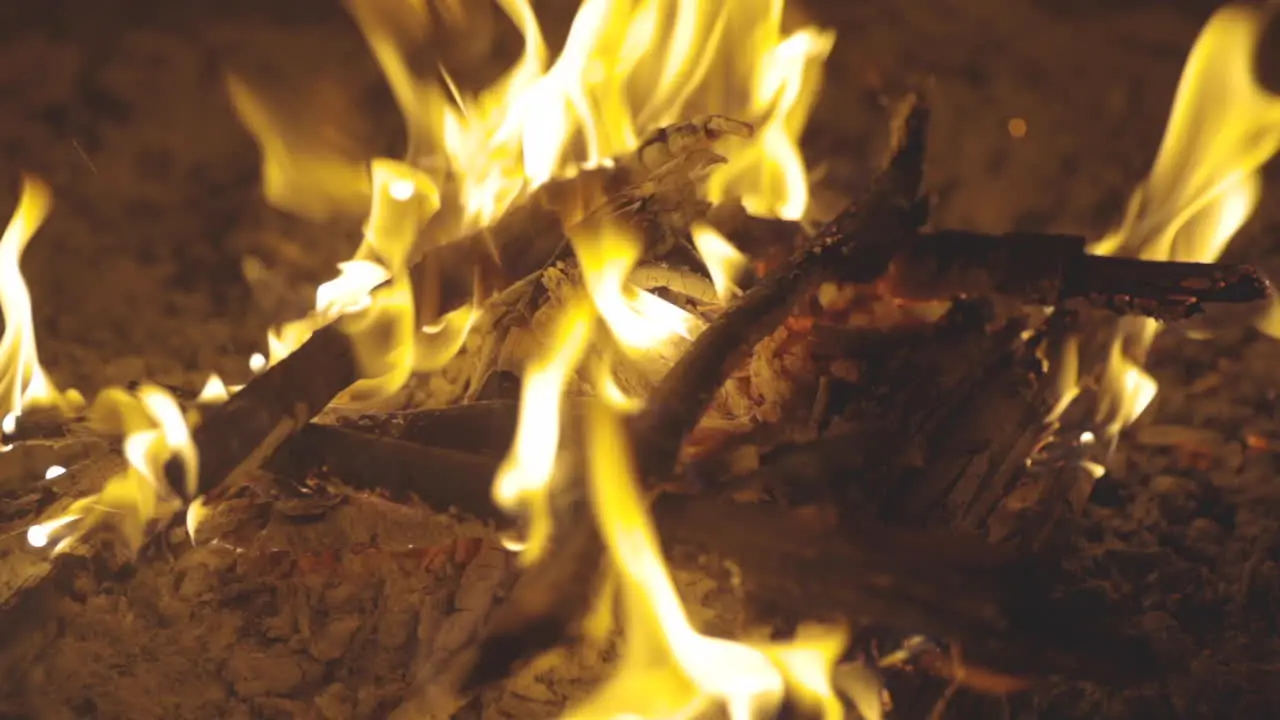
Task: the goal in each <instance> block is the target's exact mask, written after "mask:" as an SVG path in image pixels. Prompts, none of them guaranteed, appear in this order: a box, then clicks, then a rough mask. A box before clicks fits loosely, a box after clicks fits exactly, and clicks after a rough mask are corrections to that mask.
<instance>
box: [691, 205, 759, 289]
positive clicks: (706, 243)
mask: <svg viewBox="0 0 1280 720" xmlns="http://www.w3.org/2000/svg"><path fill="white" fill-rule="evenodd" d="M690 232H691V233H692V235H693V246H694V247H695V248H697V250H698V255H699V256H701V257H702V262H703V263H705V264H706V266H707V272H708V273H710V275H711V284H712V285H714V286H715V288H716V297H718V298H719V299H720V302H726V301H728V300H729V299H730V298H732V297H733V296H735V295H737V294H739V293H740V292H741V290H739V288H738V286H737V284H736V283H735V282H734V278H736V277H737V276H738V273H740V272H742V271H743V269H744V268H746V266H747V256H746V255H743V254H742V251H740V250H738V248H736V247H734V246H733V243H731V242H729V239H728V238H726V237H725V236H724V235H722V234H721V233H720V231H719V230H716V229H715V228H714V227H712V226H710V225H708V224H707V223H704V222H698V223H694V224H693V227H691V228H690Z"/></svg>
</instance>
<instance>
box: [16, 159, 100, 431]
mask: <svg viewBox="0 0 1280 720" xmlns="http://www.w3.org/2000/svg"><path fill="white" fill-rule="evenodd" d="M52 203H53V197H52V193H50V191H49V186H48V185H46V184H44V182H43V181H41V180H39V179H38V178H35V177H32V176H29V175H28V176H25V177H23V179H22V192H21V194H20V195H19V197H18V206H17V208H15V209H14V211H13V216H12V217H11V218H10V220H9V224H8V226H6V227H5V229H4V235H3V236H0V314H3V316H4V335H2V336H0V419H2V420H0V429H3V431H4V432H5V433H12V432H13V431H14V430H15V429H16V428H17V419H18V415H19V414H21V413H22V411H23V410H26V409H28V408H32V407H56V408H58V409H60V410H64V411H69V410H73V409H78V408H79V407H81V406H82V405H83V404H84V398H83V397H81V395H80V393H78V392H76V391H74V390H71V391H68V392H66V393H61V392H59V391H58V389H57V388H56V387H54V386H53V383H52V382H50V381H49V378H48V376H47V375H46V374H45V371H44V368H43V367H41V365H40V358H39V355H38V353H37V352H36V330H35V323H34V322H33V320H32V318H31V294H30V292H29V291H28V290H27V283H26V280H25V279H24V278H23V277H22V270H21V267H20V265H21V263H22V252H23V251H24V250H26V247H27V243H28V242H30V240H31V238H32V236H34V235H35V233H36V230H38V229H39V228H40V225H41V224H43V223H44V220H45V218H46V217H47V216H48V215H49V208H50V206H51V205H52Z"/></svg>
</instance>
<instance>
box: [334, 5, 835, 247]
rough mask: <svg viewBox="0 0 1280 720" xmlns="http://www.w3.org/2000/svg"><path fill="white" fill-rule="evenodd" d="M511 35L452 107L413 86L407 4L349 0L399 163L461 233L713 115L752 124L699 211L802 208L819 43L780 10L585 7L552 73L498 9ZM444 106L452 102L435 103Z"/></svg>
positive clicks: (413, 27)
mask: <svg viewBox="0 0 1280 720" xmlns="http://www.w3.org/2000/svg"><path fill="white" fill-rule="evenodd" d="M498 5H499V6H500V7H501V9H502V10H503V12H504V13H505V14H506V15H507V17H508V18H509V19H510V20H511V21H512V23H513V24H514V25H515V26H516V28H517V29H518V30H519V32H520V34H521V35H522V37H523V38H524V52H523V53H522V55H521V56H520V58H519V60H517V61H516V63H515V65H513V66H512V67H511V68H510V69H509V70H508V71H507V73H506V74H505V75H503V76H502V77H501V78H500V79H499V80H498V81H496V82H495V83H493V84H492V85H490V86H489V87H487V88H485V89H484V90H482V91H481V92H479V93H478V94H475V95H474V96H473V95H464V94H463V93H461V92H460V91H459V90H458V89H457V88H456V87H454V86H453V85H452V83H450V82H448V78H447V75H446V76H445V81H446V82H445V83H444V85H445V86H444V87H442V86H441V85H442V84H441V83H437V82H434V81H430V80H425V79H422V78H419V77H418V76H416V75H415V74H414V73H413V72H412V70H411V69H410V67H409V63H408V61H407V55H408V54H409V53H410V52H411V51H412V50H413V49H414V48H416V47H419V46H421V45H422V44H423V43H424V41H425V40H426V39H427V35H428V31H429V27H428V14H427V12H426V10H425V8H424V6H423V2H422V0H348V2H347V6H348V8H349V9H350V11H351V13H352V15H353V17H354V18H355V19H356V23H357V24H358V25H359V27H360V29H361V31H362V32H363V33H364V36H365V39H366V41H367V42H368V43H369V46H370V49H371V51H372V53H373V55H374V57H375V58H376V59H377V61H378V63H379V65H380V66H381V68H382V70H383V74H384V75H385V77H386V79H387V83H388V85H389V86H390V87H391V90H392V94H393V95H394V97H395V98H396V101H397V103H398V104H399V106H400V110H401V112H402V113H403V115H404V117H405V120H406V124H407V126H408V135H409V146H410V152H409V157H410V160H411V161H412V162H414V163H415V164H417V165H419V166H422V167H425V168H429V171H430V172H431V173H432V176H433V178H435V179H436V180H437V181H438V182H439V183H441V184H442V185H445V184H447V185H449V186H450V187H452V188H456V190H457V194H458V198H459V204H460V206H461V210H462V213H461V214H462V216H463V228H475V227H480V226H483V225H485V224H488V223H489V222H491V221H492V220H493V219H494V218H496V217H498V216H499V215H501V214H502V212H504V211H505V210H506V209H507V208H508V207H510V206H511V204H512V203H513V202H515V200H516V199H518V198H519V197H521V196H522V195H523V194H524V193H526V192H527V191H528V190H529V189H531V188H534V187H537V186H538V185H540V184H542V183H544V182H546V181H547V180H549V179H551V178H552V177H554V176H562V175H572V174H574V173H575V172H577V171H578V170H579V169H580V168H583V167H591V166H595V165H598V164H601V163H603V162H606V161H608V160H610V159H611V158H615V157H619V156H622V155H624V154H626V153H628V152H631V151H632V150H634V149H635V148H636V146H637V144H638V142H639V138H640V136H641V134H642V133H644V132H648V131H650V130H653V129H655V128H657V127H660V126H662V125H667V124H670V123H673V122H675V121H676V120H679V119H681V118H687V117H692V116H695V115H700V114H707V113H716V114H724V115H730V116H733V117H744V118H746V119H748V120H750V121H753V122H758V123H760V125H761V127H762V132H761V133H759V134H758V135H756V136H755V137H754V138H752V139H751V140H750V141H749V142H748V143H746V144H747V147H744V148H743V149H742V150H741V152H735V153H734V160H733V161H732V162H730V163H729V164H728V165H727V166H725V167H723V168H721V169H719V170H718V171H717V172H716V174H714V175H713V176H712V178H711V180H710V182H709V186H708V192H709V193H710V194H711V195H712V196H713V197H712V198H711V199H712V200H714V201H719V200H723V199H728V198H732V197H741V198H742V199H743V201H744V203H745V204H746V205H747V206H748V208H750V209H751V210H752V211H753V212H755V213H757V214H760V215H777V216H779V217H785V218H791V219H796V218H799V217H800V216H801V215H802V214H803V213H804V210H805V208H806V207H807V204H808V182H807V171H806V169H805V164H804V160H803V157H802V155H801V153H800V151H799V145H798V141H799V138H800V135H801V133H802V132H803V130H804V126H805V124H806V123H807V121H808V118H809V114H810V112H811V110H812V104H813V100H814V98H815V97H816V93H817V90H818V87H819V83H820V79H821V70H822V65H823V63H824V62H825V59H826V56H827V55H828V54H829V52H830V49H831V46H832V43H833V42H834V35H832V34H831V33H830V32H826V31H821V30H818V29H816V28H812V27H806V28H802V29H800V30H797V31H796V32H793V33H791V34H789V35H785V36H784V35H783V33H782V31H781V27H782V10H783V7H784V2H783V0H737V1H736V2H733V3H723V4H720V5H715V4H707V3H702V2H698V1H697V0H585V1H584V2H583V3H582V5H581V7H580V8H579V10H578V13H577V15H576V16H575V18H574V21H573V23H572V26H571V28H570V31H569V35H568V38H567V39H566V41H565V46H564V49H563V50H562V52H561V54H560V56H559V57H558V58H557V59H556V61H555V62H554V63H553V64H551V65H550V66H548V65H547V56H548V53H547V48H546V42H545V40H544V38H543V35H542V30H541V28H540V27H539V25H538V21H537V18H536V17H535V16H534V13H533V10H532V8H531V7H530V5H529V3H528V2H527V0H498ZM450 99H452V100H453V102H452V103H450V102H448V101H449V100H450Z"/></svg>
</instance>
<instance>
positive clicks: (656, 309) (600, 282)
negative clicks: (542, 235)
mask: <svg viewBox="0 0 1280 720" xmlns="http://www.w3.org/2000/svg"><path fill="white" fill-rule="evenodd" d="M569 241H570V243H571V244H572V246H573V252H574V255H575V256H577V259H578V265H579V267H581V268H582V280H583V284H584V285H586V288H587V292H588V293H590V295H591V299H592V300H593V301H594V303H595V306H596V310H597V311H598V312H599V313H600V317H601V318H603V319H604V321H605V323H606V324H607V325H608V326H609V330H610V331H612V333H613V335H614V337H615V338H616V339H617V340H618V342H619V344H620V345H621V346H622V349H623V350H625V351H628V352H631V353H633V354H634V353H651V352H655V351H659V350H662V349H664V348H665V347H666V346H668V345H669V344H670V343H671V342H672V341H673V339H674V338H685V339H693V338H694V337H695V336H696V335H697V334H698V333H699V332H700V331H701V330H702V328H703V327H704V325H705V323H703V321H702V320H700V319H699V318H697V317H696V316H694V315H693V314H691V313H688V312H686V311H684V310H682V309H680V308H678V307H676V306H675V305H672V304H671V303H669V302H667V301H666V300H663V299H662V298H660V297H658V296H657V295H654V294H653V293H650V292H646V291H643V290H640V289H638V288H636V287H635V286H634V285H632V284H631V283H630V282H628V280H627V278H629V277H630V276H631V271H632V270H633V269H635V266H636V263H638V262H639V261H640V256H641V254H642V252H643V250H644V246H643V244H642V242H641V240H640V238H639V237H638V236H637V235H636V233H635V232H634V231H633V230H632V229H630V228H628V227H626V226H624V225H621V224H618V223H616V222H612V221H610V220H609V219H604V220H601V221H599V222H585V223H580V224H579V225H577V226H575V228H573V229H572V230H570V231H569Z"/></svg>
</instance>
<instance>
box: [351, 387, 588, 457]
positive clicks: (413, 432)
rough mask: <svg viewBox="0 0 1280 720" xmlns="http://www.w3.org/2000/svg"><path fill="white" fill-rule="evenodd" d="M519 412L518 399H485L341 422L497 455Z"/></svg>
mask: <svg viewBox="0 0 1280 720" xmlns="http://www.w3.org/2000/svg"><path fill="white" fill-rule="evenodd" d="M569 405H572V403H569ZM519 413H520V404H519V402H518V401H515V400H484V401H480V402H474V403H467V404H465V405H455V406H452V407H447V408H433V409H428V410H408V411H400V412H389V413H378V414H366V415H359V416H357V417H354V418H350V419H344V420H342V421H341V423H342V425H343V427H346V428H349V429H351V430H354V431H358V432H362V433H366V434H371V435H377V436H379V437H386V438H395V439H398V440H403V441H405V442H410V443H416V444H418V445H428V446H435V447H445V448H451V449H454V450H460V451H463V452H470V453H478V454H483V455H488V456H493V457H500V456H501V455H502V454H504V453H506V452H507V450H509V449H510V448H511V440H512V438H514V437H515V434H516V422H517V420H518V419H519Z"/></svg>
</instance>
